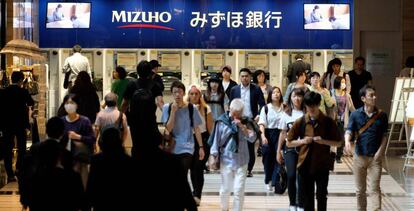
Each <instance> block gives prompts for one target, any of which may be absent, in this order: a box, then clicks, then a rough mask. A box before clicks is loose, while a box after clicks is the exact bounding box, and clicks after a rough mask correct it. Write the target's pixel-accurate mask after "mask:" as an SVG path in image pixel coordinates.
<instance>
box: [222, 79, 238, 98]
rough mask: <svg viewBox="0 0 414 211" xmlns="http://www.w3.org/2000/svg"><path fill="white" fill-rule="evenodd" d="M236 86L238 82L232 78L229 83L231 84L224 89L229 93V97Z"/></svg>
mask: <svg viewBox="0 0 414 211" xmlns="http://www.w3.org/2000/svg"><path fill="white" fill-rule="evenodd" d="M234 86H237V83H236V82H235V81H233V80H231V79H230V84H229V86H228V87H227V89H226V90H224V92H225V93H226V95H227V97H228V98H229V99H230V92H231V89H232V88H233V87H234Z"/></svg>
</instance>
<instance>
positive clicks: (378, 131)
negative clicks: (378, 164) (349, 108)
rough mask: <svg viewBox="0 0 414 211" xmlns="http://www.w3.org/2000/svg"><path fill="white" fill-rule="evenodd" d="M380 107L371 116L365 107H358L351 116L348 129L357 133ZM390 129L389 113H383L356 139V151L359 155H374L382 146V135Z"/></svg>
mask: <svg viewBox="0 0 414 211" xmlns="http://www.w3.org/2000/svg"><path fill="white" fill-rule="evenodd" d="M377 112H378V109H375V111H374V113H373V114H372V116H371V117H369V116H368V115H367V114H366V113H365V110H364V107H361V108H359V109H357V110H356V111H354V112H352V113H351V116H350V118H349V123H348V128H347V131H349V132H352V133H354V134H355V133H356V132H358V130H359V129H360V128H362V127H363V126H364V125H365V124H366V123H367V122H368V121H369V120H370V119H371V118H372V117H374V116H375V114H376V113H377ZM387 129H388V117H387V114H386V113H384V112H382V114H381V115H380V116H379V117H378V118H377V120H375V122H374V123H373V124H372V125H371V126H370V127H369V128H368V129H366V130H365V131H364V132H363V133H362V134H360V135H359V138H358V140H356V146H355V153H356V154H357V155H363V156H369V157H373V156H374V155H375V153H376V152H377V151H378V149H379V147H380V146H381V141H382V137H383V136H384V135H385V134H386V132H387Z"/></svg>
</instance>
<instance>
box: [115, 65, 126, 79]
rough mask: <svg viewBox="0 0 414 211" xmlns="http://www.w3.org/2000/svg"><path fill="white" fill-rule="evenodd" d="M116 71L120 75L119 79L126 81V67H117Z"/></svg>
mask: <svg viewBox="0 0 414 211" xmlns="http://www.w3.org/2000/svg"><path fill="white" fill-rule="evenodd" d="M115 71H116V72H117V73H118V76H119V78H120V79H124V78H126V76H127V72H126V70H125V68H124V67H121V66H117V67H116V68H115Z"/></svg>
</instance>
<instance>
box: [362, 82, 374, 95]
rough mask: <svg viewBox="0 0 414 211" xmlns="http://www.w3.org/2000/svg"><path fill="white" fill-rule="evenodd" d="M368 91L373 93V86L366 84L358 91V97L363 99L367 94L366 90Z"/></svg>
mask: <svg viewBox="0 0 414 211" xmlns="http://www.w3.org/2000/svg"><path fill="white" fill-rule="evenodd" d="M369 89H370V90H373V91H375V87H374V86H371V85H368V84H367V85H365V86H363V87H362V88H361V89H360V90H359V97H365V95H366V94H367V90H369Z"/></svg>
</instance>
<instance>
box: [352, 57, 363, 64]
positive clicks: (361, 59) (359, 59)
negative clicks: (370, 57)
mask: <svg viewBox="0 0 414 211" xmlns="http://www.w3.org/2000/svg"><path fill="white" fill-rule="evenodd" d="M354 61H355V63H357V61H362V62H363V63H364V64H365V58H364V57H362V56H358V57H357V58H355V60H354Z"/></svg>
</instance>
